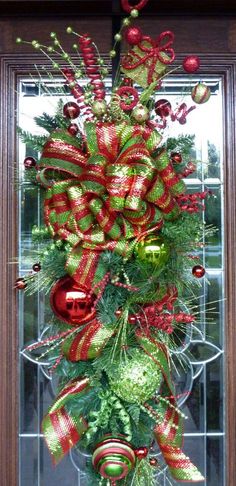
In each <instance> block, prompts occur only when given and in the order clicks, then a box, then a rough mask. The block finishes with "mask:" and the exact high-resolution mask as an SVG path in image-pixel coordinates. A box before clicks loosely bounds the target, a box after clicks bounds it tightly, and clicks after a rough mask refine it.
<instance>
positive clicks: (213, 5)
mask: <svg viewBox="0 0 236 486" xmlns="http://www.w3.org/2000/svg"><path fill="white" fill-rule="evenodd" d="M113 2H114V0H67V1H66V2H65V1H64V0H46V1H44V2H42V1H41V0H10V1H9V0H8V1H6V0H0V15H1V16H2V17H8V18H9V17H35V16H37V17H45V13H46V16H47V18H48V17H51V16H52V17H54V18H55V17H61V16H63V17H71V15H72V14H73V16H74V17H76V16H79V17H81V16H86V17H88V16H93V15H96V16H100V17H101V16H102V17H104V16H111V14H112V10H113V15H120V12H119V7H118V5H119V4H120V0H115V2H116V3H117V12H115V11H114V8H113ZM133 3H134V4H135V3H137V1H136V2H135V0H134V2H133ZM170 12H171V15H176V16H180V15H183V14H185V15H197V16H198V15H201V16H202V15H210V16H211V17H212V16H217V15H236V5H235V1H234V0H224V2H222V0H198V1H197V2H196V1H195V0H182V1H181V2H176V0H158V2H157V0H149V3H148V4H147V5H146V6H145V8H144V9H143V10H142V16H150V15H151V16H153V15H158V16H160V15H169V14H170ZM123 14H125V13H124V12H123Z"/></svg>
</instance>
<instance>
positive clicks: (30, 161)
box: [24, 157, 36, 169]
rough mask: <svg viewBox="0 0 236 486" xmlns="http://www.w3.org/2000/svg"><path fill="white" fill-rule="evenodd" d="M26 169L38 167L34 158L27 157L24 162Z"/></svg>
mask: <svg viewBox="0 0 236 486" xmlns="http://www.w3.org/2000/svg"><path fill="white" fill-rule="evenodd" d="M24 166H25V169H32V168H33V167H35V166H36V160H35V159H34V157H26V158H25V160H24Z"/></svg>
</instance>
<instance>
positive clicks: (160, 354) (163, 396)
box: [15, 0, 210, 486]
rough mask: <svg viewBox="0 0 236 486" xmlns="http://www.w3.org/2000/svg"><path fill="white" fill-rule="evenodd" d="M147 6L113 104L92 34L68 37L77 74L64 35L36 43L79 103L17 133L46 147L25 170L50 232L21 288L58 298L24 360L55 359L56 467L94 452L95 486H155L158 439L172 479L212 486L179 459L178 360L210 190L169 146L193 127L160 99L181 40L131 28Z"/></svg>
mask: <svg viewBox="0 0 236 486" xmlns="http://www.w3.org/2000/svg"><path fill="white" fill-rule="evenodd" d="M146 3H147V1H144V0H143V1H140V2H137V5H136V7H132V6H131V5H130V3H129V1H128V0H123V1H122V5H123V8H124V10H125V11H126V12H127V13H128V14H129V16H128V17H126V18H125V19H124V20H123V27H122V29H124V32H123V30H122V29H121V31H120V32H118V33H117V34H116V36H115V46H116V43H117V42H120V40H121V39H122V36H123V34H124V38H125V40H126V42H127V43H128V45H129V47H128V52H127V54H125V55H124V56H123V58H122V60H121V65H120V71H121V74H120V77H119V78H117V79H116V83H115V85H114V86H113V89H112V92H111V94H110V96H109V97H108V96H107V95H108V92H107V88H106V85H105V80H104V78H105V77H106V76H107V69H106V66H105V65H104V61H103V59H102V58H101V57H100V55H99V53H98V50H97V48H96V46H95V45H94V43H93V41H92V39H91V38H90V37H89V36H88V35H87V34H85V35H79V34H77V33H76V32H74V31H73V29H72V28H71V27H68V29H67V32H68V34H70V35H75V36H76V40H77V42H76V44H74V49H75V50H76V51H77V50H79V52H80V58H79V59H82V62H81V61H80V60H78V64H77V63H76V62H75V61H74V57H73V59H72V58H71V57H70V56H69V54H67V53H65V51H64V50H63V48H62V46H61V44H60V41H59V39H58V37H57V35H56V33H55V32H52V33H51V44H50V45H49V46H43V45H42V44H40V42H38V41H33V42H32V45H33V46H34V47H35V48H36V49H38V50H41V51H42V52H44V53H45V52H46V53H47V57H48V56H49V57H50V56H51V59H52V62H53V68H54V70H55V69H56V70H58V71H60V73H61V75H62V76H63V78H64V83H65V86H66V90H68V89H69V90H70V91H71V94H72V95H73V98H74V100H73V101H67V102H66V103H63V101H62V100H61V101H60V102H59V105H58V107H57V110H56V114H55V116H54V117H51V116H48V115H47V114H46V113H44V114H43V115H42V116H41V117H37V118H36V122H37V124H38V125H39V126H40V127H43V128H45V129H46V131H47V132H48V135H45V136H32V135H31V134H27V133H25V132H23V131H22V130H21V129H19V134H20V136H21V138H22V139H23V140H24V141H26V142H28V144H29V143H31V146H32V148H33V149H35V151H38V150H39V149H40V153H41V155H40V157H39V159H38V160H36V158H33V157H32V156H27V157H26V158H25V160H24V167H25V177H26V178H27V179H28V180H31V181H32V182H33V186H32V187H37V188H38V187H41V191H42V194H43V195H44V224H45V226H44V227H40V228H38V227H34V228H33V238H34V240H35V242H37V243H38V242H40V243H41V244H40V245H39V247H40V248H41V249H42V247H43V250H39V252H38V254H37V258H36V260H35V262H33V263H32V271H31V272H30V274H29V275H25V276H23V277H20V278H18V279H17V281H16V284H15V286H16V288H17V289H19V290H24V289H25V292H26V294H27V293H29V294H30V293H31V292H33V291H36V290H38V289H40V290H44V291H45V292H46V293H49V294H50V305H51V310H52V323H51V329H50V330H49V331H48V330H47V334H46V335H45V334H44V338H43V340H41V341H39V342H37V343H33V344H31V345H29V346H27V348H26V350H27V353H31V354H32V355H34V353H37V356H38V355H39V353H40V356H41V358H42V357H43V358H44V359H45V358H47V359H48V362H49V363H50V368H51V373H57V374H58V377H59V384H60V385H59V392H58V396H57V397H56V399H55V401H54V403H53V404H52V406H51V407H50V409H49V410H48V412H47V414H46V416H45V417H44V419H43V423H42V430H43V433H44V436H45V439H46V442H47V445H48V449H49V451H50V453H51V455H52V458H53V461H54V463H58V462H59V461H60V460H61V459H63V457H64V456H65V454H67V453H68V452H69V450H70V449H71V448H72V447H74V446H76V447H78V448H80V447H81V448H82V449H83V450H84V449H86V450H87V451H88V453H89V454H90V457H91V460H88V464H87V467H88V471H87V472H88V476H89V477H90V484H93V485H96V484H97V485H107V484H108V483H109V484H110V485H111V486H115V485H117V486H119V485H128V484H132V485H133V486H141V485H144V484H145V486H151V485H153V484H154V482H153V481H154V479H153V478H154V476H155V475H156V474H157V472H158V468H159V467H160V465H159V461H157V459H156V458H155V457H154V454H153V443H154V441H156V447H158V448H159V450H160V452H161V453H162V457H163V460H164V461H165V463H166V465H167V466H168V469H169V473H170V475H171V476H172V477H173V478H174V480H176V481H179V480H180V481H190V482H196V481H203V477H202V475H201V473H200V472H199V471H198V469H197V468H196V467H195V466H194V465H193V464H192V462H191V459H189V458H188V457H186V455H185V454H184V452H183V450H182V448H183V414H182V412H181V410H180V409H179V408H178V404H177V398H176V397H175V386H174V383H173V380H172V359H171V357H172V353H173V352H174V351H175V349H176V348H177V346H178V344H177V343H178V333H181V336H183V334H184V333H187V332H188V327H189V326H191V324H192V323H194V325H197V318H196V317H195V316H194V315H193V314H192V312H191V307H190V305H189V303H190V302H191V298H192V295H193V293H194V288H197V286H198V285H199V279H200V278H202V277H203V276H204V273H205V269H204V267H203V266H202V265H201V261H199V257H198V250H199V246H200V245H201V242H200V235H201V229H202V222H201V217H200V215H199V213H200V212H201V211H202V210H203V209H204V200H205V199H206V197H207V196H208V191H205V192H200V193H195V194H193V193H191V194H189V193H188V191H187V187H186V184H185V181H184V178H186V177H187V176H189V175H190V174H192V173H193V172H194V171H195V170H196V165H195V163H194V162H192V161H191V160H189V159H188V157H187V156H186V154H185V153H183V154H182V153H180V151H179V149H178V147H177V148H176V150H173V147H172V148H171V150H169V148H168V141H167V146H165V145H163V144H162V138H163V130H164V128H165V127H166V124H167V123H171V122H174V121H176V120H177V121H178V122H179V123H180V124H181V123H182V124H184V123H186V117H187V115H188V114H189V113H190V112H191V111H192V109H193V108H194V107H190V108H188V107H187V105H186V104H185V103H182V105H181V106H180V107H177V108H175V107H172V106H171V104H170V102H169V101H168V99H165V98H160V99H159V100H158V101H157V100H156V96H157V92H158V90H160V89H161V84H162V82H164V79H163V77H164V76H166V75H167V70H168V68H170V69H171V70H173V66H171V65H172V63H173V62H174V59H175V53H174V49H173V42H174V34H173V33H172V32H171V31H166V32H163V33H161V34H160V35H159V36H157V38H155V39H152V38H151V37H149V36H146V35H143V33H142V31H141V29H140V28H139V27H138V26H131V25H130V24H131V21H132V20H133V19H134V18H136V17H137V16H138V14H139V10H140V9H141V8H143V6H144V5H145V4H146ZM17 41H18V43H19V42H22V41H21V39H18V40H17ZM115 46H114V48H113V50H112V51H111V53H110V56H111V58H112V57H114V56H115V55H116V50H115V49H116V48H115ZM54 57H55V59H56V60H54ZM65 63H66V64H67V66H66V67H65ZM199 66H200V61H199V59H198V57H197V56H188V57H186V58H185V60H184V62H183V68H184V70H185V71H186V72H187V73H189V74H191V73H195V72H196V70H197V69H198V68H199ZM178 68H179V67H178ZM81 79H82V80H84V79H85V80H87V84H86V83H85V82H84V81H83V82H82V83H81V82H80V80H81ZM209 95H210V90H209V88H208V87H207V86H205V85H204V84H203V83H201V82H200V83H198V84H197V85H196V86H195V87H194V88H193V90H192V99H193V100H194V101H195V103H197V104H201V103H204V102H205V101H207V99H208V98H209ZM190 145H191V144H190ZM190 148H191V147H190ZM193 262H194V264H193ZM37 359H38V358H37ZM37 359H36V360H37ZM39 362H40V359H39ZM186 372H187V371H186ZM88 457H89V455H88Z"/></svg>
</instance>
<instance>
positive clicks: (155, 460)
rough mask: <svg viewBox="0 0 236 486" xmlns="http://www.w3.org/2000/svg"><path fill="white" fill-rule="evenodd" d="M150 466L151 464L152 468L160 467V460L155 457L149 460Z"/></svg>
mask: <svg viewBox="0 0 236 486" xmlns="http://www.w3.org/2000/svg"><path fill="white" fill-rule="evenodd" d="M149 464H150V466H157V465H158V460H157V459H156V458H155V457H151V458H150V459H149Z"/></svg>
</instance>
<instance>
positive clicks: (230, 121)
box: [0, 54, 236, 486]
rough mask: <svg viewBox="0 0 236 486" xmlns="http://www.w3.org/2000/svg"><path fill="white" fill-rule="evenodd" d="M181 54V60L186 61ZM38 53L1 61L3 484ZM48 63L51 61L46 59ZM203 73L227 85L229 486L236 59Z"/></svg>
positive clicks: (231, 465)
mask: <svg viewBox="0 0 236 486" xmlns="http://www.w3.org/2000/svg"><path fill="white" fill-rule="evenodd" d="M183 57H184V54H182V56H178V60H180V61H181V58H183ZM40 62H41V59H40V56H38V55H36V54H33V55H31V54H25V55H24V54H18V55H17V54H12V55H5V56H4V55H3V56H1V58H0V120H1V123H0V140H1V182H2V186H1V191H2V194H1V200H2V204H1V207H0V224H1V229H2V231H1V250H2V251H1V253H0V259H1V266H0V268H1V269H2V272H1V273H2V291H1V293H0V295H1V297H0V299H1V300H0V302H1V303H0V322H1V326H2V331H1V339H0V357H1V371H0V427H1V434H0V464H1V478H2V479H1V481H3V482H2V483H1V484H3V486H17V484H18V437H17V436H18V434H17V431H18V406H19V401H18V377H19V372H18V338H17V335H18V329H17V328H18V325H17V294H16V291H15V290H14V282H15V279H16V277H17V265H15V264H13V262H14V261H15V258H16V255H17V189H16V188H15V185H14V180H15V174H16V164H17V158H18V153H17V143H16V138H17V137H16V113H17V103H18V101H17V84H18V81H19V79H20V78H22V77H23V76H27V75H28V74H29V73H30V72H32V71H33V70H34V64H35V63H38V64H40ZM43 63H44V64H45V59H44V60H43ZM201 66H202V67H201V73H200V76H201V75H202V76H203V75H220V76H222V78H223V82H224V140H225V144H224V162H225V163H224V172H225V254H226V255H225V269H226V275H225V286H226V296H227V300H226V304H225V307H226V313H225V331H226V356H225V363H226V375H225V380H226V398H227V400H226V401H227V439H226V443H227V486H231V485H232V484H236V468H235V456H236V414H235V411H234V409H235V405H234V404H235V403H236V380H235V377H234V370H235V369H236V353H235V349H236V332H235V322H234V319H235V315H236V281H235V272H234V268H235V265H236V246H235V243H234V242H235V241H236V216H235V215H236V197H235V193H236V148H235V142H236V127H235V99H236V56H232V55H224V56H223V55H222V54H219V55H217V54H214V55H210V56H209V55H204V54H201Z"/></svg>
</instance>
